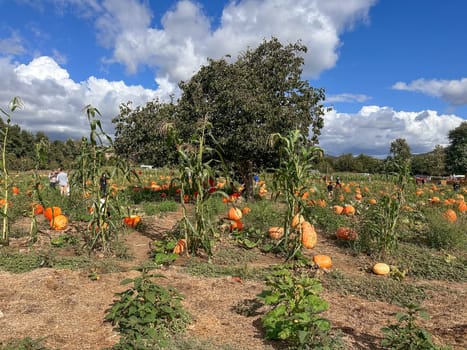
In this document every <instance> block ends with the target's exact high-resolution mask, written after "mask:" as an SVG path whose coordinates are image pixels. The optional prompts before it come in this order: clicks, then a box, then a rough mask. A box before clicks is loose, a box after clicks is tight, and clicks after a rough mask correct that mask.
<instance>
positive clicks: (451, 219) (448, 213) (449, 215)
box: [443, 209, 457, 222]
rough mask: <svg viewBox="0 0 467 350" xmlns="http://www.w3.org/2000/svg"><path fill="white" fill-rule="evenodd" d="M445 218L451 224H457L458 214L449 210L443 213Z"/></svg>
mask: <svg viewBox="0 0 467 350" xmlns="http://www.w3.org/2000/svg"><path fill="white" fill-rule="evenodd" d="M443 216H444V217H445V218H446V220H448V221H449V222H455V221H456V220H457V214H456V212H455V211H454V210H452V209H448V210H446V211H445V212H444V213H443Z"/></svg>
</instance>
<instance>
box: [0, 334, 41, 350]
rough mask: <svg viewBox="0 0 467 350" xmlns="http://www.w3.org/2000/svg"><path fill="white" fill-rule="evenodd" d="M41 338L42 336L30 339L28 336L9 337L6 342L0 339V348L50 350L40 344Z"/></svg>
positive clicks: (10, 349) (7, 349)
mask: <svg viewBox="0 0 467 350" xmlns="http://www.w3.org/2000/svg"><path fill="white" fill-rule="evenodd" d="M43 340H44V338H40V339H32V338H29V337H25V338H22V339H11V340H9V341H7V342H6V343H5V342H2V341H1V340H0V350H50V348H46V347H45V346H43V345H42V344H41V343H42V342H43Z"/></svg>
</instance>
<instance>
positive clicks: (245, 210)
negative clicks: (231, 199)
mask: <svg viewBox="0 0 467 350" xmlns="http://www.w3.org/2000/svg"><path fill="white" fill-rule="evenodd" d="M250 211H251V209H250V208H249V207H243V209H242V214H243V215H245V214H248V213H249V212H250Z"/></svg>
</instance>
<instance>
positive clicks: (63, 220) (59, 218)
mask: <svg viewBox="0 0 467 350" xmlns="http://www.w3.org/2000/svg"><path fill="white" fill-rule="evenodd" d="M67 226H68V218H67V217H66V216H65V215H63V214H59V215H56V216H54V217H53V219H52V220H51V221H50V228H51V229H52V230H64V229H66V228H67Z"/></svg>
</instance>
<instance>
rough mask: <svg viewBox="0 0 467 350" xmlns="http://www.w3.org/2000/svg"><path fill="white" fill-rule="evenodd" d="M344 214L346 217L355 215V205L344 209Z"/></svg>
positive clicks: (348, 205)
mask: <svg viewBox="0 0 467 350" xmlns="http://www.w3.org/2000/svg"><path fill="white" fill-rule="evenodd" d="M342 214H344V215H354V214H355V208H354V207H353V205H350V204H347V205H346V206H345V207H344V210H342Z"/></svg>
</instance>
